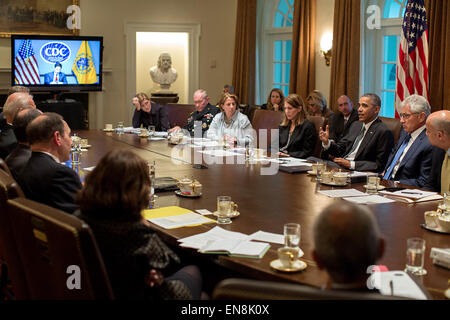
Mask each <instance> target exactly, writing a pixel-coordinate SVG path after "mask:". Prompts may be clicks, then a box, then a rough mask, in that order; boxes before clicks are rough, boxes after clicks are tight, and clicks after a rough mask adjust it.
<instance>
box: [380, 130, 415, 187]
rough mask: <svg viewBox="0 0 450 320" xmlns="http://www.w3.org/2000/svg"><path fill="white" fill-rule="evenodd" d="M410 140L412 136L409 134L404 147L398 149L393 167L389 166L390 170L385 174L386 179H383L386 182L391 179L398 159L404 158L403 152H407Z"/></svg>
mask: <svg viewBox="0 0 450 320" xmlns="http://www.w3.org/2000/svg"><path fill="white" fill-rule="evenodd" d="M409 139H411V135H410V134H408V135H407V136H406V138H405V140H403V143H402V145H401V146H400V148H398V150H397V153H396V154H395V156H394V159H392V162H391V165H390V166H389V168H388V169H387V170H386V173H385V174H384V177H383V179H384V180H389V178H390V177H391V174H392V170H394V167H395V164H396V163H397V161H398V159H400V157H401V156H402V153H403V151H404V150H405V148H406V146H407V145H408V142H409Z"/></svg>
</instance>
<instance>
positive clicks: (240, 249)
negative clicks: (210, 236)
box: [198, 239, 270, 259]
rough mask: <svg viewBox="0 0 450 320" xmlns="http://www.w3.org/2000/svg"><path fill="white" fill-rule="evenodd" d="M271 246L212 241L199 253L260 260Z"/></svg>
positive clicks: (246, 241)
mask: <svg viewBox="0 0 450 320" xmlns="http://www.w3.org/2000/svg"><path fill="white" fill-rule="evenodd" d="M269 248H270V244H268V243H263V242H253V241H248V240H239V239H225V240H210V241H208V242H207V243H206V244H205V245H204V246H202V247H201V248H200V249H199V250H198V252H201V253H213V254H228V255H230V256H236V257H243V258H259V259H261V258H262V257H263V256H264V254H265V253H266V252H267V250H269Z"/></svg>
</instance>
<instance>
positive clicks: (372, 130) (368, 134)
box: [355, 119, 381, 159]
mask: <svg viewBox="0 0 450 320" xmlns="http://www.w3.org/2000/svg"><path fill="white" fill-rule="evenodd" d="M378 121H381V120H380V119H377V120H375V121H374V122H373V123H372V124H371V125H370V127H369V129H368V130H367V132H366V135H365V136H364V139H363V141H361V144H360V146H359V149H358V152H357V153H356V155H355V159H356V158H358V156H359V155H360V154H361V152H362V151H363V150H364V149H365V148H366V147H367V146H368V145H369V143H370V141H371V140H372V137H373V135H374V133H375V129H376V127H377V126H378ZM363 125H364V124H363Z"/></svg>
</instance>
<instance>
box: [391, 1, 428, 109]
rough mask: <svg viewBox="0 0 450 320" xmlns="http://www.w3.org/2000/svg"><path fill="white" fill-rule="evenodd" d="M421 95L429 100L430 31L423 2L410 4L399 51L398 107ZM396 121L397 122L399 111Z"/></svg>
mask: <svg viewBox="0 0 450 320" xmlns="http://www.w3.org/2000/svg"><path fill="white" fill-rule="evenodd" d="M413 94H418V95H421V96H423V97H425V98H426V99H427V100H428V27H427V15H426V10H425V4H424V0H408V4H407V7H406V12H405V17H404V18H403V25H402V34H401V37H400V46H399V49H398V60H397V86H396V93H395V105H396V107H398V106H399V105H400V102H402V101H403V100H405V98H406V97H408V96H410V95H413ZM395 117H396V118H398V117H399V116H398V113H397V110H395Z"/></svg>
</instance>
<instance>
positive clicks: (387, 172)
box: [383, 94, 434, 188]
mask: <svg viewBox="0 0 450 320" xmlns="http://www.w3.org/2000/svg"><path fill="white" fill-rule="evenodd" d="M430 111H431V108H430V104H429V103H428V101H427V100H426V99H425V98H424V97H422V96H419V95H415V94H414V95H412V96H409V97H407V98H406V99H405V100H404V101H403V102H402V103H401V105H400V106H399V107H398V113H399V115H400V123H401V124H402V131H401V133H400V138H399V140H398V143H397V145H396V146H395V147H394V149H392V152H391V154H390V155H389V158H388V161H387V164H386V167H385V169H384V172H383V179H385V180H394V181H399V182H401V183H404V184H409V185H412V186H416V187H419V188H422V187H423V186H424V185H425V183H426V182H427V180H428V178H429V175H430V171H431V156H432V152H433V149H434V147H433V146H432V145H431V144H430V141H429V140H428V138H427V135H426V130H425V122H426V121H427V118H428V116H429V115H430Z"/></svg>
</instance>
